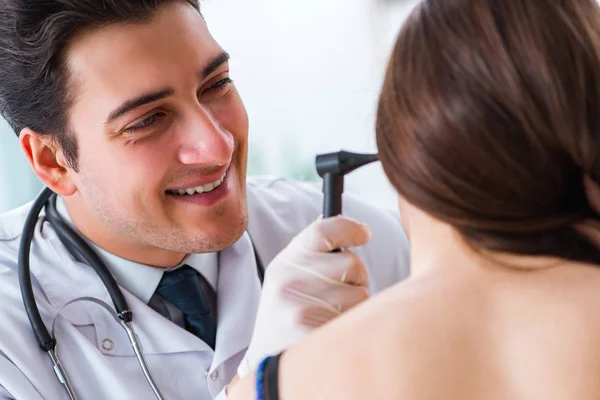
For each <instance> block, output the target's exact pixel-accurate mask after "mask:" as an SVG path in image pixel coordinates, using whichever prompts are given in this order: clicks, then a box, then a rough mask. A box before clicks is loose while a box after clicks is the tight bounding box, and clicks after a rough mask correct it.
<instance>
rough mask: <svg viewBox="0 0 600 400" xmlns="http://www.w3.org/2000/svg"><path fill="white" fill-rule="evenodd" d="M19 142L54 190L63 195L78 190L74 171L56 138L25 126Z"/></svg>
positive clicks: (42, 177)
mask: <svg viewBox="0 0 600 400" xmlns="http://www.w3.org/2000/svg"><path fill="white" fill-rule="evenodd" d="M19 143H20V144H21V148H22V149H23V152H24V153H25V156H26V157H27V160H29V164H30V165H31V168H32V170H33V172H34V173H35V174H36V175H37V177H38V178H39V179H40V180H41V181H42V182H43V183H44V184H45V185H46V186H48V187H49V188H50V189H51V190H52V191H54V192H56V193H58V194H59V195H61V196H71V195H72V194H74V193H75V192H76V191H77V187H76V186H75V182H74V180H73V174H74V171H73V169H72V168H71V167H70V166H69V165H68V163H67V162H66V160H65V157H64V155H63V152H62V150H61V149H60V146H59V145H58V143H57V142H56V140H55V139H54V138H52V137H51V136H49V135H41V134H39V133H37V132H35V131H33V130H31V129H29V128H25V129H23V130H22V131H21V133H20V135H19Z"/></svg>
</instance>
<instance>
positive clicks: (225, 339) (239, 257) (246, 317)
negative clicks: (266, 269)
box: [212, 233, 261, 369]
mask: <svg viewBox="0 0 600 400" xmlns="http://www.w3.org/2000/svg"><path fill="white" fill-rule="evenodd" d="M219 265H220V268H219V286H218V291H217V293H218V306H217V308H218V325H217V345H216V352H215V357H214V360H213V364H212V368H213V369H214V368H215V367H216V366H219V365H221V364H222V363H223V362H224V361H226V360H228V359H229V358H231V357H233V356H234V355H236V354H237V353H239V352H240V351H243V350H246V349H247V348H248V346H249V344H250V340H251V339H252V333H253V330H254V321H255V319H256V314H257V312H258V304H259V301H260V293H261V283H260V280H259V278H258V273H257V265H256V259H255V257H254V248H253V245H252V241H251V240H250V236H249V235H248V233H244V235H243V236H242V237H241V238H240V240H238V241H237V242H236V243H235V244H234V245H233V246H231V247H228V248H227V249H225V250H223V251H221V253H220V263H219Z"/></svg>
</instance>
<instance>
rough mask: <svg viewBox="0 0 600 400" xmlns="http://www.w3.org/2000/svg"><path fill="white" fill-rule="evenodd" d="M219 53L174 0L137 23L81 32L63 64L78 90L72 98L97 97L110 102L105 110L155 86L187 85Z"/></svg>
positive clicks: (190, 12) (196, 17)
mask: <svg viewBox="0 0 600 400" xmlns="http://www.w3.org/2000/svg"><path fill="white" fill-rule="evenodd" d="M222 52H223V50H222V48H221V47H220V46H219V45H218V44H217V43H216V42H215V40H214V39H213V38H212V36H211V34H210V32H209V31H208V28H207V26H206V23H205V22H204V20H203V18H202V17H201V16H200V14H199V13H198V12H197V11H196V10H195V9H194V8H193V7H191V6H189V5H187V4H185V3H179V2H175V3H173V4H171V5H169V6H164V8H163V9H160V10H159V11H158V12H157V13H156V15H155V16H153V17H152V18H151V19H149V20H148V21H145V22H143V23H125V24H114V25H109V26H107V27H104V28H101V29H97V30H92V31H88V32H85V33H83V34H81V35H80V36H79V37H77V38H76V39H75V40H74V41H73V42H72V43H71V44H70V46H69V47H68V48H67V52H66V60H67V63H68V65H69V70H70V72H71V77H72V79H74V80H75V82H74V83H75V85H74V86H75V87H76V88H78V90H81V91H83V92H84V93H78V94H79V95H81V94H87V95H91V96H98V95H100V94H102V96H104V97H107V99H106V100H107V101H108V102H111V104H107V107H109V106H112V105H114V104H112V103H114V102H115V101H121V100H122V99H123V97H124V96H127V97H129V96H131V94H132V93H136V92H145V91H151V90H155V89H156V88H157V85H158V86H165V85H169V86H176V84H175V85H174V84H173V82H172V81H173V80H175V79H189V80H190V82H191V80H192V79H195V77H196V76H197V75H198V72H199V71H201V70H202V69H203V68H204V67H205V64H206V63H209V62H210V61H212V60H213V59H214V58H215V57H217V56H218V55H219V54H221V53H222ZM111 97H113V99H112V100H110V99H109V98H111ZM97 100H98V101H100V99H97ZM97 106H101V105H100V104H98V105H97Z"/></svg>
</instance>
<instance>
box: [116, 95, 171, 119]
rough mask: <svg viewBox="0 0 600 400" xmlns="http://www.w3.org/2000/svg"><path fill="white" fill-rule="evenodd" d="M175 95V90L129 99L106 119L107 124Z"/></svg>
mask: <svg viewBox="0 0 600 400" xmlns="http://www.w3.org/2000/svg"><path fill="white" fill-rule="evenodd" d="M174 93H175V91H174V90H173V89H163V90H159V91H157V92H152V93H146V94H143V95H141V96H138V97H134V98H133V99H129V100H127V101H125V102H124V103H123V104H121V105H120V106H119V107H117V108H116V109H114V110H113V111H112V112H111V113H110V114H109V115H108V118H107V119H106V124H109V123H111V122H112V121H114V120H115V119H117V118H119V117H120V116H122V115H124V114H127V113H128V112H129V111H132V110H134V109H136V108H138V107H141V106H143V105H145V104H148V103H152V102H154V101H157V100H161V99H164V98H165V97H169V96H172V95H173V94H174Z"/></svg>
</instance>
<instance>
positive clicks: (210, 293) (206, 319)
mask: <svg viewBox="0 0 600 400" xmlns="http://www.w3.org/2000/svg"><path fill="white" fill-rule="evenodd" d="M156 293H157V294H158V295H159V296H161V297H162V298H163V299H165V300H166V301H168V302H170V303H171V304H173V305H174V306H175V307H177V308H179V309H180V310H181V312H183V318H184V321H185V329H187V330H188V331H190V332H192V333H193V334H194V335H196V336H198V337H199V338H200V339H202V340H204V342H205V343H206V344H208V345H209V346H210V347H212V348H213V349H214V348H215V342H216V336H217V293H216V292H215V290H214V289H213V288H212V286H210V283H208V281H207V280H206V279H205V278H204V277H203V276H202V274H200V273H198V271H196V270H195V269H193V268H192V267H190V266H189V265H184V266H182V267H181V268H178V269H176V270H173V271H169V272H165V273H164V275H163V277H162V279H161V280H160V283H159V284H158V288H157V289H156Z"/></svg>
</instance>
